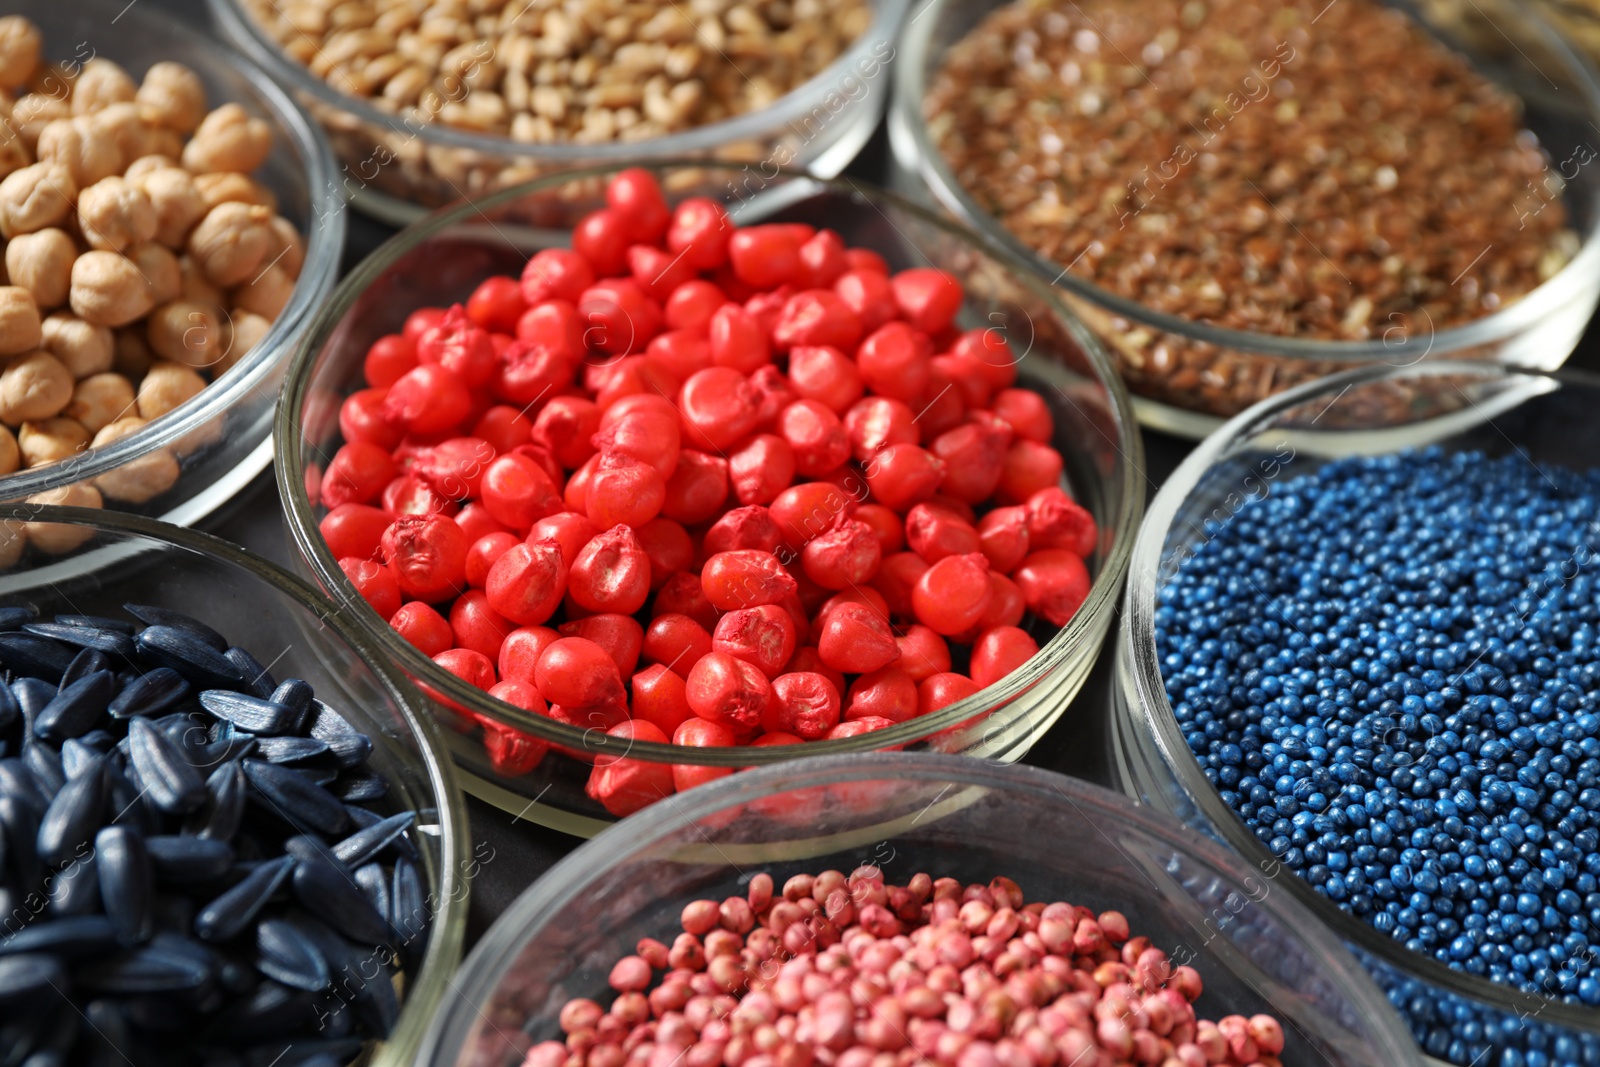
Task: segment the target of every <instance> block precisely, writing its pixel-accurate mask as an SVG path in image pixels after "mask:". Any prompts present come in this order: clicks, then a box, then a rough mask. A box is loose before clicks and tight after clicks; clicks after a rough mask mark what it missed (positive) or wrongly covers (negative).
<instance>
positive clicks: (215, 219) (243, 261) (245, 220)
mask: <svg viewBox="0 0 1600 1067" xmlns="http://www.w3.org/2000/svg"><path fill="white" fill-rule="evenodd" d="M7 181H10V179H9V178H8V179H7ZM271 221H272V212H271V210H270V209H268V208H264V207H261V206H260V205H257V204H238V203H226V204H218V205H217V206H216V207H214V208H212V209H211V210H210V211H209V212H208V213H207V214H206V217H205V218H203V219H201V220H200V224H199V225H198V226H196V227H195V228H194V232H193V233H191V234H190V235H189V254H190V255H191V256H193V257H194V260H195V262H196V263H197V264H198V265H199V267H200V271H201V273H203V274H204V275H205V276H206V280H207V281H209V282H211V283H212V284H213V285H220V286H222V287H223V288H228V287H230V286H234V285H238V284H239V283H240V282H243V281H247V280H249V279H250V278H253V277H255V275H256V273H257V272H258V271H259V270H260V269H261V264H262V263H264V262H266V255H267V249H268V248H270V247H271V246H272V243H273V239H272V228H271V227H270V226H269V225H268V223H270V222H271Z"/></svg>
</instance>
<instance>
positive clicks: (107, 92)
mask: <svg viewBox="0 0 1600 1067" xmlns="http://www.w3.org/2000/svg"><path fill="white" fill-rule="evenodd" d="M138 91H139V87H138V86H137V85H135V84H134V83H133V79H132V78H130V77H128V72H127V71H125V70H123V69H122V68H121V67H119V66H118V65H117V64H115V63H113V62H112V61H111V60H109V59H101V58H100V57H99V56H96V57H95V58H94V59H91V60H89V62H87V63H85V64H84V65H83V70H81V71H80V72H79V73H78V80H77V83H76V84H75V85H74V86H73V88H72V112H73V114H75V115H87V114H89V113H90V112H93V111H99V110H100V109H101V108H104V107H109V106H110V105H112V104H121V103H132V102H133V98H134V95H135V94H136V93H137V92H138Z"/></svg>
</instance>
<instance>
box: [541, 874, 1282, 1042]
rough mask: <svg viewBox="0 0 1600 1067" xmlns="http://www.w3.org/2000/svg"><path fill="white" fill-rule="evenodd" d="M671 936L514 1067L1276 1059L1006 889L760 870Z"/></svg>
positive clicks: (1180, 981)
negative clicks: (777, 890)
mask: <svg viewBox="0 0 1600 1067" xmlns="http://www.w3.org/2000/svg"><path fill="white" fill-rule="evenodd" d="M682 924H683V932H682V933H680V934H678V935H676V937H675V938H674V939H673V942H672V944H671V945H670V946H668V945H667V944H665V943H664V942H661V941H657V940H655V939H653V938H645V939H644V940H642V941H640V942H639V944H638V949H637V954H636V955H633V956H626V957H624V958H623V959H621V960H618V961H617V963H616V964H615V966H613V967H612V969H611V973H610V985H611V988H612V989H614V990H616V991H617V997H616V999H615V1000H614V1001H613V1002H612V1004H611V1007H610V1008H609V1009H604V1008H601V1006H600V1005H599V1004H597V1003H596V1002H595V1001H593V1000H588V999H583V998H580V999H575V1000H571V1001H568V1002H567V1003H566V1004H565V1005H564V1006H563V1007H562V1009H561V1013H560V1024H561V1028H562V1030H563V1031H565V1033H566V1041H565V1042H564V1043H563V1042H560V1041H545V1042H542V1043H540V1044H537V1045H535V1046H534V1047H533V1048H532V1049H530V1050H529V1052H528V1054H527V1057H526V1059H525V1060H524V1067H623V1065H630V1067H631V1065H639V1064H648V1063H650V1062H658V1063H659V1062H667V1061H669V1060H670V1061H678V1060H681V1061H682V1062H683V1063H684V1064H686V1065H688V1067H717V1065H721V1064H742V1065H746V1067H761V1065H767V1064H809V1063H824V1064H832V1065H835V1067H884V1065H889V1064H895V1065H902V1067H909V1065H912V1064H919V1063H923V1064H925V1063H933V1064H937V1065H938V1067H998V1065H1001V1064H1007V1065H1009V1064H1017V1065H1024V1064H1025V1065H1029V1067H1044V1065H1047V1064H1063V1065H1071V1064H1079V1065H1086V1064H1111V1063H1137V1064H1152V1065H1154V1064H1162V1065H1164V1067H1206V1065H1208V1064H1211V1065H1226V1064H1233V1065H1244V1064H1250V1065H1254V1067H1278V1064H1279V1059H1278V1057H1279V1055H1280V1054H1281V1053H1282V1052H1283V1047H1284V1034H1283V1027H1282V1024H1280V1023H1279V1022H1278V1020H1277V1019H1275V1018H1273V1017H1272V1016H1270V1015H1256V1016H1253V1017H1250V1018H1245V1017H1244V1016H1241V1015H1230V1016H1227V1017H1226V1018H1223V1019H1220V1020H1217V1021H1215V1022H1213V1021H1211V1020H1208V1019H1201V1018H1199V1017H1198V1016H1197V1015H1196V1013H1195V1008H1194V1001H1195V1000H1197V999H1198V998H1199V996H1200V993H1201V990H1202V982H1201V978H1200V975H1199V973H1198V972H1197V971H1195V969H1194V968H1192V967H1189V966H1178V967H1174V966H1173V965H1172V962H1171V960H1169V959H1168V957H1167V954H1166V953H1165V952H1163V951H1162V950H1161V949H1159V948H1156V947H1154V946H1153V945H1152V944H1151V943H1150V939H1149V938H1147V937H1136V936H1130V931H1129V929H1128V920H1127V919H1126V918H1125V917H1124V916H1123V915H1122V914H1121V913H1120V912H1115V911H1106V912H1101V913H1100V914H1098V915H1096V914H1095V913H1094V912H1093V911H1091V910H1090V909H1088V908H1085V907H1081V906H1073V905H1071V904H1064V903H1061V902H1055V903H1049V904H1046V903H1044V902H1042V901H1040V902H1033V903H1024V900H1023V895H1022V891H1021V889H1019V888H1018V887H1017V884H1016V883H1015V882H1013V881H1011V880H1010V879H1009V878H996V879H994V880H993V881H991V882H990V883H989V884H988V885H986V886H985V885H978V884H974V885H969V886H963V885H962V884H961V883H960V882H958V881H956V880H955V879H954V878H939V879H934V878H931V877H929V876H928V875H927V874H921V873H919V874H916V875H914V876H913V877H912V878H911V880H910V881H909V882H908V883H907V884H906V885H904V886H895V885H888V884H886V883H885V882H884V879H883V874H882V872H881V871H879V870H878V868H876V867H870V866H868V867H858V868H856V870H855V871H853V872H851V874H850V875H849V877H848V878H847V877H846V876H845V875H844V874H843V873H842V872H840V871H824V872H822V873H821V874H818V875H816V876H812V875H809V874H799V875H795V876H794V877H792V878H790V879H789V880H788V881H787V882H785V883H784V886H783V892H782V894H781V895H777V896H775V895H774V893H773V881H772V876H771V875H769V874H765V873H762V874H757V875H755V876H754V877H753V878H751V880H750V889H749V893H748V895H747V896H742V897H728V898H727V899H726V900H723V901H722V902H720V903H718V902H717V901H715V900H697V901H695V902H693V903H691V904H689V905H688V906H686V907H685V908H684V909H683V918H682ZM657 972H665V973H664V974H661V975H660V976H659V978H658V977H657Z"/></svg>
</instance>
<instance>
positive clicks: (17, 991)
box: [0, 955, 72, 1012]
mask: <svg viewBox="0 0 1600 1067" xmlns="http://www.w3.org/2000/svg"><path fill="white" fill-rule="evenodd" d="M71 986H72V982H71V980H70V979H69V978H68V977H67V972H66V969H65V968H64V967H62V966H61V961H59V960H57V959H56V958H55V957H53V956H45V955H16V956H7V957H5V958H4V959H0V1008H4V1009H6V1011H8V1012H13V1011H16V1012H20V1011H24V1010H26V1009H27V1008H29V1007H30V1006H39V1005H42V1004H44V1003H48V1002H49V999H50V998H52V997H54V998H57V999H59V998H60V996H61V992H60V991H61V990H64V989H70V988H71Z"/></svg>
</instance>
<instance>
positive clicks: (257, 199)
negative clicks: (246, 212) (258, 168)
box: [194, 171, 278, 211]
mask: <svg viewBox="0 0 1600 1067" xmlns="http://www.w3.org/2000/svg"><path fill="white" fill-rule="evenodd" d="M194 185H195V188H196V189H198V190H199V191H200V199H201V200H203V201H204V202H205V205H206V210H207V211H210V210H211V209H212V208H214V207H216V206H217V205H218V204H226V203H228V202H229V201H233V202H236V203H240V204H260V205H261V206H262V207H265V208H270V209H271V210H273V211H277V210H278V197H277V196H276V195H275V194H274V193H273V191H272V190H271V189H268V188H267V187H266V186H265V185H262V184H261V183H260V182H258V181H256V180H254V179H253V178H251V177H249V176H248V175H245V174H235V173H233V172H232V171H222V172H219V173H216V174H197V175H195V178H194Z"/></svg>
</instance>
